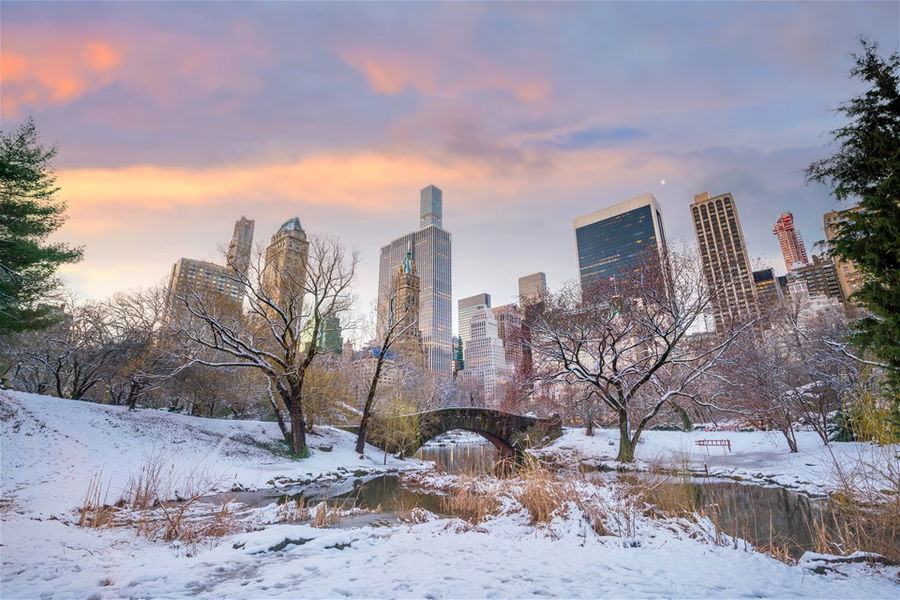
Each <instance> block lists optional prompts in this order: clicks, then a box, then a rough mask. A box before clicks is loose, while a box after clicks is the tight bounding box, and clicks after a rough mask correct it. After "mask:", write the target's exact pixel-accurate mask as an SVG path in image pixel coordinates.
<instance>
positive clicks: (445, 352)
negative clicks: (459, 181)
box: [377, 185, 453, 376]
mask: <svg viewBox="0 0 900 600" xmlns="http://www.w3.org/2000/svg"><path fill="white" fill-rule="evenodd" d="M441 214H442V194H441V190H440V189H438V188H436V187H435V186H433V185H430V186H428V187H426V188H424V189H423V190H422V191H421V193H420V214H419V224H420V226H421V227H420V229H418V230H417V231H413V232H412V233H408V234H406V235H404V236H403V237H400V238H397V239H396V240H394V241H392V242H391V243H390V244H388V245H386V246H384V247H382V248H381V257H380V261H379V268H378V315H377V318H378V331H379V337H380V333H381V332H384V329H385V323H386V319H387V318H388V314H389V312H390V311H389V306H390V299H391V287H392V284H393V278H394V273H396V271H397V268H398V267H401V266H402V264H403V260H404V259H405V258H406V253H407V249H409V248H411V249H412V256H413V257H414V259H415V263H416V268H417V270H418V275H419V282H420V299H419V328H420V330H421V332H422V341H423V343H424V344H425V353H426V356H427V365H428V368H429V369H431V370H432V371H435V372H437V373H446V374H447V375H448V376H449V375H450V373H451V361H452V341H451V340H452V336H453V313H452V309H453V307H452V305H451V287H450V234H449V233H448V232H447V231H445V230H444V229H443V228H442V226H443V223H442V219H441Z"/></svg>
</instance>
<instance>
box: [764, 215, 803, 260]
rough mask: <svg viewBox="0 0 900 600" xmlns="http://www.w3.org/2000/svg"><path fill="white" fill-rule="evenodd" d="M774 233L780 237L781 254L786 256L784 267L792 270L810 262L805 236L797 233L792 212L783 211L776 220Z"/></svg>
mask: <svg viewBox="0 0 900 600" xmlns="http://www.w3.org/2000/svg"><path fill="white" fill-rule="evenodd" d="M772 233H773V234H774V235H775V237H777V238H778V243H779V244H781V255H782V256H783V257H784V268H785V269H786V270H788V271H792V270H794V269H796V268H797V267H800V266H802V265H808V264H809V258H807V257H806V248H805V247H804V246H803V238H801V237H800V234H799V233H797V229H796V228H795V227H794V215H793V214H792V213H781V216H780V217H779V218H778V220H777V221H776V222H775V228H774V229H772Z"/></svg>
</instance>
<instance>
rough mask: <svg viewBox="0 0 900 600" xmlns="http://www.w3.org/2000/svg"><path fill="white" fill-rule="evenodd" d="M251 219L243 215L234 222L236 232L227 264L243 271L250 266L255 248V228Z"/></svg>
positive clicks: (229, 249)
mask: <svg viewBox="0 0 900 600" xmlns="http://www.w3.org/2000/svg"><path fill="white" fill-rule="evenodd" d="M254 226H255V223H254V221H253V220H251V219H247V218H245V217H241V218H240V219H238V220H237V222H236V223H235V224H234V234H233V235H232V236H231V243H230V244H229V245H228V259H227V261H226V263H225V264H227V265H228V266H229V267H232V268H233V269H236V270H237V271H240V272H241V273H246V272H247V269H249V268H250V253H251V251H252V250H253V228H254Z"/></svg>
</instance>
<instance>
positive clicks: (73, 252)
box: [0, 119, 81, 335]
mask: <svg viewBox="0 0 900 600" xmlns="http://www.w3.org/2000/svg"><path fill="white" fill-rule="evenodd" d="M55 155H56V148H52V147H51V148H45V147H43V146H41V145H40V143H39V140H38V135H37V130H36V128H35V126H34V122H33V121H32V120H31V119H29V120H28V121H26V122H25V123H23V124H22V125H21V126H20V127H19V129H18V130H16V131H15V132H12V133H6V132H3V133H0V335H2V334H8V333H14V332H20V331H29V330H34V329H42V328H44V327H47V326H48V325H50V324H51V323H52V322H53V321H54V318H55V317H56V316H57V313H58V310H56V309H55V308H54V306H53V304H52V301H51V300H50V295H51V294H52V293H53V292H54V291H55V290H56V289H57V288H58V285H59V282H58V280H57V278H56V277H55V274H56V270H57V268H58V267H59V266H60V265H62V264H64V263H70V262H75V261H77V260H79V259H80V258H81V249H79V248H72V247H70V246H68V245H66V244H61V243H55V244H52V243H47V241H46V240H47V237H48V236H49V235H50V234H51V233H53V232H54V231H56V230H57V229H59V227H60V226H61V225H62V224H63V222H64V221H65V217H64V216H63V211H64V210H65V204H64V203H63V202H62V201H61V200H60V199H59V198H58V196H57V194H58V192H59V187H58V186H57V185H56V177H55V175H54V174H53V167H52V165H51V161H52V159H53V157H54V156H55Z"/></svg>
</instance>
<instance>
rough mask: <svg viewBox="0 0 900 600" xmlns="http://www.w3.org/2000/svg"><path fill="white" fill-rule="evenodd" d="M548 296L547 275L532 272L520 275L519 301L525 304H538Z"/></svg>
mask: <svg viewBox="0 0 900 600" xmlns="http://www.w3.org/2000/svg"><path fill="white" fill-rule="evenodd" d="M546 297H547V275H546V274H545V273H541V272H538V273H532V274H531V275H525V276H524V277H519V302H520V303H521V304H522V305H523V306H525V305H528V304H536V303H537V302H540V301H541V300H543V299H544V298H546Z"/></svg>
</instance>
